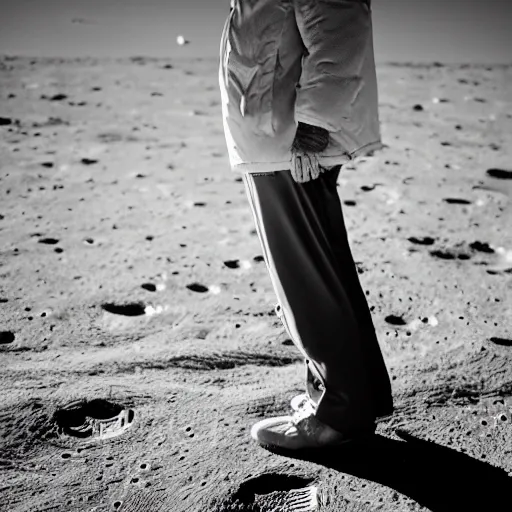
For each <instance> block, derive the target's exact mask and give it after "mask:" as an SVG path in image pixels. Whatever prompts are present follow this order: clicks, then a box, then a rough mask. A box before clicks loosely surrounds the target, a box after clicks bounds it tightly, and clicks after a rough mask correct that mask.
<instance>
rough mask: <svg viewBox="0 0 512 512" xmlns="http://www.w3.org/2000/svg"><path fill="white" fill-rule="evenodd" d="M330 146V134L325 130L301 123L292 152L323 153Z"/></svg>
mask: <svg viewBox="0 0 512 512" xmlns="http://www.w3.org/2000/svg"><path fill="white" fill-rule="evenodd" d="M328 145H329V132H328V131H327V130H325V129H324V128H320V127H318V126H313V125H310V124H306V123H301V122H299V126H298V128H297V133H296V134H295V140H294V141H293V144H292V150H295V151H300V152H302V153H321V152H322V151H324V150H325V149H326V148H327V146H328Z"/></svg>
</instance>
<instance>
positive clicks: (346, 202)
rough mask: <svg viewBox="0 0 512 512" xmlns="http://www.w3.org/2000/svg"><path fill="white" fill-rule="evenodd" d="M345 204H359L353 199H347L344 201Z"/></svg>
mask: <svg viewBox="0 0 512 512" xmlns="http://www.w3.org/2000/svg"><path fill="white" fill-rule="evenodd" d="M343 204H344V205H345V206H357V203H356V202H355V201H354V200H353V199H347V200H346V201H343Z"/></svg>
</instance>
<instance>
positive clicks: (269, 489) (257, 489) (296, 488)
mask: <svg viewBox="0 0 512 512" xmlns="http://www.w3.org/2000/svg"><path fill="white" fill-rule="evenodd" d="M313 483H314V480H313V479H311V478H304V477H300V476H296V475H286V474H276V473H265V474H262V475H259V476H257V477H254V478H250V479H248V480H245V481H244V482H242V483H241V484H240V485H239V486H238V489H236V490H235V491H234V492H229V493H228V494H227V495H226V496H224V497H222V498H220V499H219V498H215V499H214V500H213V501H212V505H213V506H214V510H280V511H288V512H299V511H300V512H314V511H316V510H319V507H320V505H321V503H320V500H319V496H318V487H317V486H316V485H313Z"/></svg>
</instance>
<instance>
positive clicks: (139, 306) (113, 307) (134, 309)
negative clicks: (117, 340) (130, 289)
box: [101, 302, 146, 316]
mask: <svg viewBox="0 0 512 512" xmlns="http://www.w3.org/2000/svg"><path fill="white" fill-rule="evenodd" d="M101 308H102V309H103V310H105V311H107V312H108V313H112V314H113V315H122V316H141V315H144V314H145V308H146V307H145V306H144V304H143V303H142V302H131V303H127V304H114V303H105V304H102V305H101Z"/></svg>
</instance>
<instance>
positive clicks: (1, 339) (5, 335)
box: [0, 331, 16, 345]
mask: <svg viewBox="0 0 512 512" xmlns="http://www.w3.org/2000/svg"><path fill="white" fill-rule="evenodd" d="M15 339H16V336H15V335H14V333H13V332H11V331H0V345H8V344H10V343H12V342H13V341H14V340H15Z"/></svg>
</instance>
